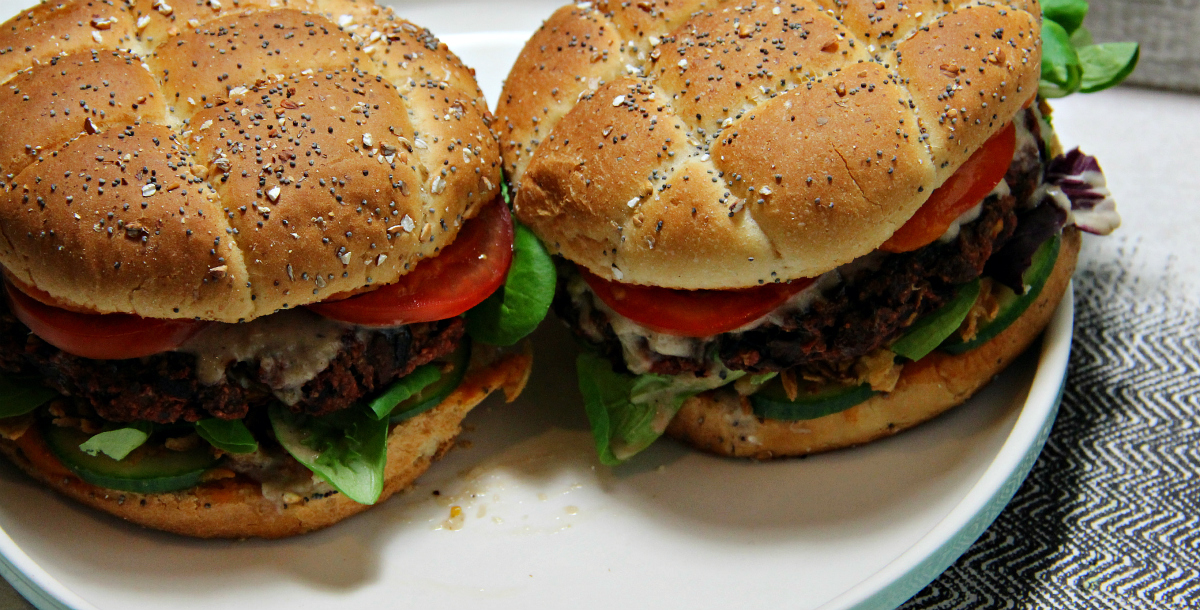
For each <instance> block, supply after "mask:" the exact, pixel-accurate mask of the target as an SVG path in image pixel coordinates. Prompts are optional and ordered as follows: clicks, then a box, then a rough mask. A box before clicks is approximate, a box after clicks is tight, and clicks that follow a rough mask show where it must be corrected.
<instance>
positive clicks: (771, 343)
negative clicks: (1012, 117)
mask: <svg viewBox="0 0 1200 610" xmlns="http://www.w3.org/2000/svg"><path fill="white" fill-rule="evenodd" d="M1026 125H1027V126H1028V127H1029V129H1030V130H1031V131H1033V134H1034V135H1035V136H1037V140H1038V142H1039V148H1041V150H1038V151H1036V153H1035V152H1033V151H1032V150H1031V151H1030V154H1027V155H1021V156H1019V158H1017V159H1016V160H1014V162H1013V164H1012V165H1011V166H1010V167H1009V170H1008V173H1007V175H1006V176H1005V180H1006V181H1007V182H1008V184H1009V187H1010V190H1011V192H1012V194H1011V195H1008V196H1005V197H996V196H991V197H988V198H987V199H986V200H984V202H983V207H982V212H981V213H980V216H979V218H978V219H976V220H975V221H974V222H971V223H969V224H966V225H963V226H962V227H961V229H960V231H959V235H958V237H957V238H956V239H955V240H953V241H951V242H948V243H945V244H942V243H937V242H935V243H933V244H930V245H928V246H926V247H924V248H921V249H919V250H916V251H914V252H908V253H904V254H892V255H886V256H885V258H883V260H882V261H881V262H880V264H879V267H878V268H877V269H875V270H872V271H866V272H861V273H859V274H858V275H857V276H856V277H855V278H854V279H853V280H852V281H848V282H843V283H841V284H839V285H838V286H837V287H836V288H834V289H833V290H832V291H831V292H830V293H827V294H825V295H823V297H824V298H822V299H818V300H817V301H816V302H814V303H813V304H812V306H811V307H810V308H808V309H807V310H806V311H803V312H799V313H795V314H792V315H791V316H789V317H787V318H786V319H784V320H783V321H782V322H780V323H765V324H762V325H760V326H759V327H757V328H755V329H753V330H750V331H746V332H741V333H725V334H723V335H718V336H717V337H716V338H715V339H714V341H715V344H716V349H717V354H718V356H719V357H720V359H721V361H722V362H723V363H724V364H725V366H726V367H728V368H730V369H732V370H739V371H742V370H744V371H748V372H752V373H764V372H777V371H782V370H784V369H789V368H793V367H802V368H804V369H807V370H809V371H812V372H814V373H817V374H820V373H821V372H822V371H838V370H844V369H845V368H846V367H847V366H849V365H851V364H853V363H854V362H855V361H857V360H858V359H859V358H861V357H863V356H865V355H867V354H870V353H871V352H874V351H875V350H878V349H880V348H882V347H886V346H887V345H889V344H890V343H891V342H892V341H894V340H896V339H897V338H898V337H899V336H900V335H901V334H903V332H904V330H905V329H907V328H908V327H909V326H910V325H912V323H913V322H915V321H916V320H917V319H918V318H920V317H921V316H924V315H926V314H929V313H931V312H933V311H936V310H937V309H938V308H939V307H941V306H942V305H944V304H945V303H946V302H947V301H948V300H949V299H950V298H952V297H953V296H954V294H955V291H956V290H957V288H958V287H959V286H961V285H962V284H965V283H967V282H970V281H972V280H974V279H976V278H978V277H979V276H980V275H981V274H982V273H983V270H984V266H985V264H986V263H987V261H988V259H989V258H990V257H991V256H992V253H994V252H996V251H997V250H999V249H1000V248H1001V247H1002V246H1003V245H1004V243H1005V242H1006V241H1007V240H1008V239H1009V237H1011V236H1012V234H1013V231H1014V230H1015V229H1016V226H1017V219H1018V216H1017V213H1016V208H1017V204H1018V202H1024V201H1026V200H1028V199H1029V198H1030V196H1031V195H1032V194H1033V193H1034V192H1035V191H1036V189H1037V187H1038V185H1039V184H1040V183H1041V181H1042V175H1043V168H1044V166H1045V162H1046V158H1047V151H1046V150H1044V144H1042V143H1041V137H1040V133H1039V127H1038V122H1037V119H1036V117H1035V116H1034V115H1033V113H1032V111H1027V114H1026ZM560 277H561V276H560ZM587 294H588V295H589V296H591V298H593V299H594V298H595V297H594V295H592V294H591V292H590V291H589V292H588V293H587ZM554 307H555V313H556V314H557V315H558V316H559V318H561V319H563V320H566V321H567V323H568V325H570V326H571V327H572V329H573V330H574V331H575V333H576V334H577V335H578V336H580V337H581V338H582V339H584V340H585V341H587V342H589V343H591V344H592V345H593V346H595V347H596V348H598V349H599V350H600V351H601V352H602V353H604V354H605V355H606V356H607V357H608V358H609V359H610V360H612V361H613V362H617V363H620V362H623V358H622V347H621V343H620V340H619V339H618V338H617V336H616V334H615V333H614V332H613V329H612V326H611V325H610V324H609V323H608V320H607V318H606V316H605V314H604V313H603V312H601V311H599V310H598V309H597V308H596V307H590V308H588V311H587V312H586V313H585V312H584V311H581V310H580V309H579V308H578V307H577V306H576V304H575V303H573V302H572V300H571V298H570V296H569V295H568V294H567V291H566V290H565V289H564V286H560V288H559V291H558V295H557V297H556V299H555V303H554ZM585 315H586V316H588V317H589V319H587V320H581V318H582V317H583V316H585ZM589 327H590V328H595V329H602V330H601V332H602V333H603V339H602V340H601V341H596V337H593V336H589V335H588V333H587V332H586V331H584V330H583V328H589ZM651 357H652V359H653V363H652V364H651V367H650V371H649V372H652V373H658V374H663V375H678V374H681V373H686V372H694V373H702V372H704V371H705V370H706V369H707V367H708V362H707V360H705V359H698V358H682V357H676V356H666V355H662V354H656V353H651ZM830 376H833V377H836V375H830Z"/></svg>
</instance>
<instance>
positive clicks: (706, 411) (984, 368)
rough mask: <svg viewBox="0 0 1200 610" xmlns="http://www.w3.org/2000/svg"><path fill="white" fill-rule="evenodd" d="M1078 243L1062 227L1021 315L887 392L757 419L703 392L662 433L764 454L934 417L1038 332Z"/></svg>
mask: <svg viewBox="0 0 1200 610" xmlns="http://www.w3.org/2000/svg"><path fill="white" fill-rule="evenodd" d="M1079 247H1080V237H1079V231H1078V230H1077V229H1076V228H1075V227H1068V228H1067V229H1065V230H1064V232H1063V241H1062V247H1061V249H1060V250H1059V254H1058V260H1057V261H1056V262H1055V265H1054V270H1053V271H1052V272H1051V274H1050V277H1049V279H1047V280H1046V284H1045V286H1044V287H1043V288H1042V292H1041V293H1040V294H1039V295H1038V297H1037V299H1036V300H1035V301H1034V302H1033V304H1031V305H1030V306H1029V309H1028V310H1026V311H1025V313H1024V314H1023V315H1022V316H1021V317H1020V318H1017V320H1016V321H1015V322H1013V323H1012V325H1010V326H1009V327H1008V328H1007V329H1005V330H1004V331H1003V332H1001V333H1000V334H998V335H996V337H994V338H993V339H992V340H991V341H988V342H987V343H985V344H983V345H981V346H979V347H977V348H975V349H973V350H971V351H969V352H966V353H964V354H960V355H957V356H955V355H951V354H948V353H945V352H942V351H936V350H935V351H934V352H932V353H930V354H929V355H928V356H926V357H924V358H922V359H921V360H919V361H917V362H913V363H910V364H906V365H904V369H903V370H902V371H901V374H900V375H901V376H900V381H899V383H898V384H897V385H896V388H895V389H894V390H893V391H891V392H888V393H885V394H878V395H876V396H874V397H872V398H870V399H868V400H867V401H866V402H863V403H860V404H858V405H856V406H853V407H851V408H849V409H846V410H845V411H842V412H840V413H834V414H832V415H826V416H824V417H819V418H817V419H811V420H805V421H783V420H775V419H762V418H759V417H758V416H756V415H755V414H754V411H753V408H752V407H751V405H750V401H749V400H748V399H747V398H746V397H743V396H738V395H737V393H736V392H732V391H728V390H725V391H722V390H716V391H711V392H705V393H703V394H700V395H699V396H695V397H693V398H691V399H689V400H688V401H687V402H685V403H684V404H683V408H682V409H680V411H679V413H678V414H677V415H676V416H675V419H673V420H671V423H670V425H669V426H668V427H667V434H668V435H670V436H672V437H675V438H677V439H680V440H682V441H683V442H685V443H688V444H689V445H692V446H694V447H696V448H698V449H702V450H704V451H708V452H710V453H715V454H718V455H724V456H730V457H750V458H756V459H770V458H776V457H788V456H799V455H806V454H809V453H820V452H823V451H830V450H833V449H840V448H843V447H850V446H854V445H861V444H863V443H867V442H870V441H873V440H876V439H879V438H882V437H886V436H891V435H893V434H895V433H897V432H900V431H901V430H905V429H908V428H911V427H912V426H915V425H917V424H919V423H921V422H924V421H927V420H929V419H932V418H934V417H936V416H937V415H940V414H941V413H943V412H945V411H947V410H949V409H950V408H952V407H955V406H958V405H960V404H962V403H964V402H966V400H967V399H968V398H970V397H971V396H972V395H974V394H975V393H976V392H978V391H979V390H980V389H982V388H983V387H984V386H985V385H987V384H988V383H989V382H990V381H991V380H992V379H993V378H994V377H995V376H996V375H998V374H1000V371H1002V370H1004V369H1005V368H1006V367H1007V366H1008V365H1009V364H1011V363H1012V361H1013V360H1015V359H1016V357H1017V356H1019V355H1020V354H1021V352H1023V351H1025V349H1026V348H1028V347H1029V345H1030V344H1031V343H1033V341H1034V339H1036V338H1037V336H1038V335H1039V334H1041V332H1042V330H1043V329H1044V328H1045V327H1046V325H1047V324H1049V323H1050V318H1051V317H1052V316H1053V315H1054V310H1055V308H1056V307H1058V304H1059V302H1060V301H1062V298H1063V295H1064V294H1065V293H1066V290H1067V286H1068V285H1069V283H1070V281H1071V274H1072V272H1073V271H1074V269H1075V263H1076V261H1077V259H1078V255H1079Z"/></svg>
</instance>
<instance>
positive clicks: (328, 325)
mask: <svg viewBox="0 0 1200 610" xmlns="http://www.w3.org/2000/svg"><path fill="white" fill-rule="evenodd" d="M349 332H352V331H351V327H349V326H347V325H345V324H342V323H340V322H335V321H333V320H329V319H326V318H323V317H321V316H319V315H317V314H315V313H312V312H311V311H308V310H307V309H291V310H287V311H281V312H278V313H274V314H271V315H269V316H263V317H261V318H258V319H255V320H251V321H250V322H243V323H241V324H220V323H215V324H212V325H210V326H208V327H207V328H205V329H204V330H203V331H201V332H200V333H199V334H197V335H196V336H195V337H193V338H192V339H190V340H189V341H188V342H187V343H184V344H183V345H182V346H180V347H179V350H178V351H180V352H184V353H188V354H193V355H195V356H196V377H197V378H198V379H199V380H200V382H201V383H204V384H208V385H216V384H218V383H223V382H225V380H226V369H227V368H228V367H229V366H230V365H231V364H234V363H237V362H258V363H259V366H260V367H261V369H262V372H263V373H264V375H263V376H264V378H265V379H267V380H268V381H269V385H270V387H271V390H272V392H273V393H274V394H275V396H276V397H277V398H279V400H281V401H283V402H284V403H285V404H289V405H293V404H296V402H297V401H299V399H300V396H301V392H300V387H301V386H303V385H304V384H305V383H307V382H308V381H309V380H311V379H312V378H313V377H316V376H317V374H318V373H320V372H321V371H323V370H325V368H326V367H328V366H329V363H330V362H332V361H333V359H334V358H335V357H337V355H338V352H339V351H340V349H341V345H342V337H344V336H345V335H346V334H347V333H349Z"/></svg>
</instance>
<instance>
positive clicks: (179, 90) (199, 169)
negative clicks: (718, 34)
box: [0, 0, 500, 322]
mask: <svg viewBox="0 0 1200 610" xmlns="http://www.w3.org/2000/svg"><path fill="white" fill-rule="evenodd" d="M0 79H4V80H5V81H7V82H6V83H5V84H4V85H3V89H0V90H2V91H3V93H4V94H6V95H5V99H4V103H3V104H0V135H2V137H0V231H2V233H3V240H0V264H2V265H3V266H4V268H5V270H6V271H7V272H8V273H10V274H12V275H13V276H14V277H15V278H16V279H18V280H20V281H22V282H24V283H26V284H29V285H32V286H35V287H37V288H39V289H41V290H43V291H46V292H48V293H49V294H50V295H51V296H53V297H54V298H55V299H58V300H60V301H62V302H64V303H66V304H69V305H73V306H75V307H80V308H84V309H87V310H92V311H96V312H100V313H110V312H126V313H135V314H138V315H142V316H147V317H153V318H191V317H197V318H201V319H206V320H218V321H224V322H237V321H239V320H248V319H251V318H255V317H258V316H262V315H266V314H270V313H272V312H274V311H276V310H278V309H281V308H289V307H294V306H297V305H303V304H307V303H313V302H317V301H321V300H324V299H326V298H328V297H329V296H331V295H333V294H336V293H341V292H349V291H353V290H357V289H360V288H362V287H364V286H367V285H370V284H380V285H382V284H387V283H391V282H395V281H396V280H397V278H399V277H400V276H401V275H403V274H404V273H406V272H407V271H408V270H409V269H411V268H412V266H413V265H415V264H417V262H418V261H419V260H420V259H421V258H423V257H429V256H434V255H436V254H437V252H438V251H439V250H440V248H441V247H443V246H445V245H446V244H448V243H450V242H451V241H453V239H454V237H455V235H456V234H457V232H458V229H459V227H460V226H461V224H462V221H463V220H464V219H466V218H469V217H472V216H474V215H475V213H476V211H477V210H478V208H479V206H480V205H481V204H483V203H485V202H488V201H490V200H492V199H493V198H494V197H495V196H496V195H497V194H498V188H499V184H500V157H499V149H498V146H497V144H496V143H495V140H494V138H493V137H492V135H491V132H490V131H489V123H490V122H491V120H492V117H491V115H490V114H489V113H488V110H487V104H486V102H485V101H484V99H483V95H482V93H481V92H480V90H479V88H478V86H477V84H476V83H475V79H474V73H473V71H472V70H470V69H469V68H467V67H465V66H464V65H463V64H462V62H461V61H459V59H458V58H457V57H455V55H454V54H453V53H451V52H450V51H449V50H448V49H447V48H446V46H445V45H444V44H441V43H439V42H438V40H437V39H436V38H434V37H433V35H432V34H430V33H429V31H428V30H423V29H421V28H418V27H417V26H415V25H413V24H411V23H409V22H407V21H404V20H402V19H399V18H397V17H395V16H394V15H393V14H392V13H391V10H390V9H381V8H380V7H378V6H376V5H375V4H374V3H372V2H369V1H368V2H363V1H355V0H312V1H305V0H299V1H296V0H240V1H239V0H204V1H197V0H131V1H130V2H105V1H101V0H66V1H63V2H56V3H47V4H42V5H40V6H37V7H34V8H32V9H29V10H27V11H25V12H23V13H21V14H20V15H18V16H16V17H14V18H13V19H11V20H9V21H8V22H7V23H6V24H4V25H3V26H0Z"/></svg>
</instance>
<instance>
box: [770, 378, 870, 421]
mask: <svg viewBox="0 0 1200 610" xmlns="http://www.w3.org/2000/svg"><path fill="white" fill-rule="evenodd" d="M805 385H806V384H803V383H802V384H801V386H800V392H799V393H798V394H797V395H796V398H795V400H789V399H788V396H787V392H786V391H785V390H784V389H783V383H782V382H781V381H780V380H779V379H778V378H776V379H773V380H771V382H770V383H768V384H767V385H765V386H763V388H762V389H761V390H759V391H758V392H756V393H755V394H753V395H752V396H750V404H751V405H752V406H753V407H754V414H755V415H757V416H759V417H762V418H766V419H782V420H785V421H801V420H806V419H817V418H818V417H825V416H826V415H832V414H834V413H840V412H842V411H845V410H846V409H849V408H850V407H853V406H854V405H857V404H860V403H862V402H865V401H866V400H867V399H868V398H870V397H872V396H874V395H876V394H878V392H876V391H875V390H872V389H871V386H870V385H860V386H824V387H820V388H805V387H804V386H805Z"/></svg>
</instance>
